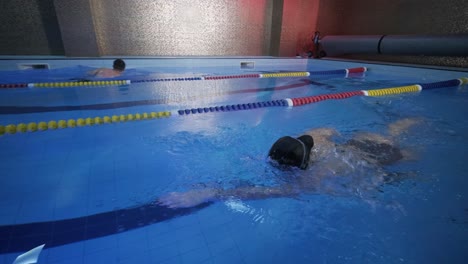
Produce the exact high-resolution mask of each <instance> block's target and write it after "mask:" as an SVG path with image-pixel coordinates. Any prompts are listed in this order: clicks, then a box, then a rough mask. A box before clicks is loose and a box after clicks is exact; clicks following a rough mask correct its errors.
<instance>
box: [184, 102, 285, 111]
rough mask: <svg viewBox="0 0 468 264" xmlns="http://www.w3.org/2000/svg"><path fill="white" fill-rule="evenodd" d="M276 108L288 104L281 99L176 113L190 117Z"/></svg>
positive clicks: (192, 109) (193, 109)
mask: <svg viewBox="0 0 468 264" xmlns="http://www.w3.org/2000/svg"><path fill="white" fill-rule="evenodd" d="M276 106H288V102H287V100H285V99H281V100H273V101H264V102H255V103H247V104H233V105H222V106H212V107H203V108H191V109H181V110H178V111H177V113H178V114H179V115H190V114H203V113H212V112H231V111H240V110H249V109H256V108H264V107H276Z"/></svg>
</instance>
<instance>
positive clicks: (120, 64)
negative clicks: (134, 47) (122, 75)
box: [113, 59, 125, 71]
mask: <svg viewBox="0 0 468 264" xmlns="http://www.w3.org/2000/svg"><path fill="white" fill-rule="evenodd" d="M113 68H114V70H117V71H124V70H125V62H124V61H123V60H122V59H116V60H115V61H114V65H113Z"/></svg>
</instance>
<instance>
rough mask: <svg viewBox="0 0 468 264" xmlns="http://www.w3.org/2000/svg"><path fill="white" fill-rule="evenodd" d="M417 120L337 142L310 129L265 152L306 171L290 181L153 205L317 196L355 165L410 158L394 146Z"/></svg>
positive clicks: (177, 196)
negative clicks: (383, 131)
mask: <svg viewBox="0 0 468 264" xmlns="http://www.w3.org/2000/svg"><path fill="white" fill-rule="evenodd" d="M419 122H420V120H419V119H412V118H406V119H402V120H399V121H396V122H394V123H392V124H390V125H389V126H388V127H387V135H381V134H374V133H368V132H360V133H356V134H355V135H354V136H353V137H352V138H351V139H350V140H347V141H345V142H344V143H342V144H338V143H336V142H335V141H333V138H334V137H337V136H339V133H338V132H337V131H336V130H334V129H332V128H318V129H313V130H310V131H308V132H306V133H304V135H302V136H299V137H297V138H295V137H290V136H285V137H281V138H280V139H278V140H277V141H276V142H275V143H274V144H273V145H272V147H271V149H270V151H269V153H268V156H269V159H270V162H271V163H272V164H273V165H274V166H276V167H278V168H280V169H285V170H288V169H289V170H290V169H291V168H299V169H300V170H302V171H304V172H309V173H297V177H295V179H294V180H293V181H290V182H287V183H283V184H280V185H278V186H272V187H267V186H248V187H238V188H233V189H221V188H205V189H194V190H189V191H187V192H173V193H169V194H168V195H166V196H163V197H162V198H159V199H158V201H157V203H159V204H161V205H164V206H167V207H169V208H187V207H192V206H196V205H199V204H202V203H204V202H215V201H224V200H228V199H233V198H234V199H241V200H254V199H264V198H274V197H296V196H298V195H300V194H302V193H314V192H319V189H321V190H322V191H323V189H324V188H323V186H324V182H326V181H327V180H329V179H331V178H333V177H339V176H342V175H346V174H347V173H348V174H349V173H352V172H353V171H354V170H355V167H358V166H360V165H359V164H365V165H364V166H365V167H366V168H373V169H375V170H379V169H380V168H382V167H383V166H387V165H391V164H394V163H396V162H398V161H400V160H405V159H411V158H412V155H411V152H410V151H409V150H405V149H402V148H400V147H399V146H398V138H399V136H400V135H402V134H403V133H404V132H406V131H407V130H408V129H410V128H411V127H413V126H414V125H416V124H418V123H419ZM311 174H312V175H313V176H312V175H311ZM330 193H331V192H330Z"/></svg>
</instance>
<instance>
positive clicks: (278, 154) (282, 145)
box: [268, 135, 314, 170]
mask: <svg viewBox="0 0 468 264" xmlns="http://www.w3.org/2000/svg"><path fill="white" fill-rule="evenodd" d="M313 146H314V139H313V138H312V137H311V136H309V135H303V136H300V137H298V138H293V137H290V136H286V137H282V138H280V139H278V140H277V141H276V142H275V143H274V144H273V146H272V147H271V149H270V151H269V153H268V156H269V157H270V158H271V159H273V160H276V161H277V162H278V163H279V164H282V165H289V166H295V167H298V168H300V169H302V170H305V169H307V166H308V165H309V156H310V151H311V149H312V147H313Z"/></svg>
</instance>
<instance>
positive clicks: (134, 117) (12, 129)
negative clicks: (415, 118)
mask: <svg viewBox="0 0 468 264" xmlns="http://www.w3.org/2000/svg"><path fill="white" fill-rule="evenodd" d="M466 84H468V78H467V77H462V78H459V79H453V80H447V81H441V82H433V83H426V84H414V85H408V86H399V87H390V88H382V89H373V90H358V91H351V92H340V93H334V94H322V95H314V96H307V97H298V98H285V99H280V100H272V101H263V102H254V103H246V104H230V105H222V106H214V107H203V108H191V109H182V110H178V111H177V112H176V113H177V114H179V115H180V116H184V115H190V114H202V113H211V112H230V111H238V110H249V109H256V108H264V107H278V106H288V107H294V106H301V105H306V104H311V103H316V102H320V101H324V100H332V99H334V100H336V99H346V98H350V97H353V96H373V97H375V96H386V95H395V94H402V93H414V92H420V91H421V90H430V89H438V88H447V87H455V86H461V85H466ZM172 115H173V114H172V113H171V112H169V111H163V112H150V113H136V114H127V115H123V114H122V115H113V116H104V117H94V118H93V117H87V118H78V119H68V120H58V121H56V120H51V121H49V122H38V123H36V122H30V123H28V124H25V123H20V124H17V125H14V124H10V125H7V126H1V125H0V135H4V134H16V133H24V132H35V131H44V130H54V129H63V128H74V127H83V126H93V125H102V124H111V123H121V122H128V121H138V120H147V119H155V118H164V117H170V116H172Z"/></svg>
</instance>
